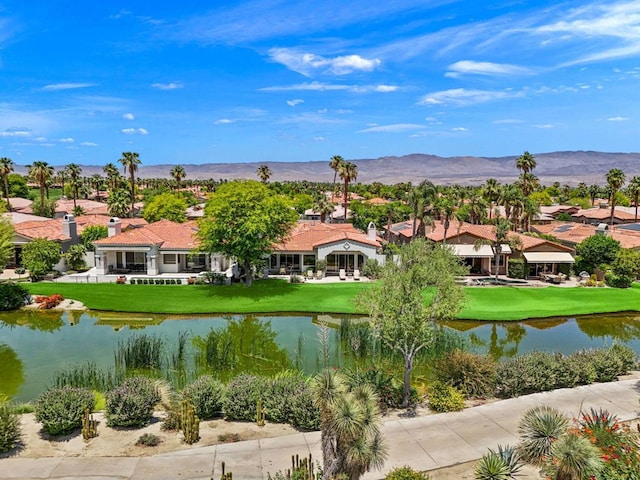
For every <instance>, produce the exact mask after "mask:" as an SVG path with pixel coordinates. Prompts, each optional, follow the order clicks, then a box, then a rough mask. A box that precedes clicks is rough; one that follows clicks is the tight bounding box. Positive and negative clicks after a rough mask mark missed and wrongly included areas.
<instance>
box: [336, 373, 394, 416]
mask: <svg viewBox="0 0 640 480" xmlns="http://www.w3.org/2000/svg"><path fill="white" fill-rule="evenodd" d="M345 376H346V379H347V382H348V383H349V386H350V387H351V388H353V387H357V386H358V385H370V386H371V387H372V388H373V390H374V392H375V393H376V395H377V396H378V406H379V408H380V410H381V411H382V412H385V411H386V410H387V409H389V408H397V407H400V405H401V404H402V397H403V395H404V391H403V386H402V385H400V384H399V383H398V384H396V383H395V382H394V380H393V376H392V375H390V374H388V373H386V372H384V371H382V370H378V369H377V368H375V367H373V368H370V369H367V370H357V369H354V370H348V371H347V372H346V375H345Z"/></svg>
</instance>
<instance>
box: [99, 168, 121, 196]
mask: <svg viewBox="0 0 640 480" xmlns="http://www.w3.org/2000/svg"><path fill="white" fill-rule="evenodd" d="M102 171H103V172H104V174H105V175H106V176H107V182H108V183H109V190H111V191H113V190H115V189H117V188H118V186H119V184H120V171H119V170H118V167H116V166H115V165H114V164H113V163H107V164H106V165H105V166H104V168H103V169H102Z"/></svg>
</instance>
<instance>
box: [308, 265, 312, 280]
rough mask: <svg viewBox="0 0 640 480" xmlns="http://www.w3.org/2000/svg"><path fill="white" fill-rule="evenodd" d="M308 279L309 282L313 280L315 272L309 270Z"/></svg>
mask: <svg viewBox="0 0 640 480" xmlns="http://www.w3.org/2000/svg"><path fill="white" fill-rule="evenodd" d="M307 278H308V279H309V280H313V270H311V269H310V268H309V269H307Z"/></svg>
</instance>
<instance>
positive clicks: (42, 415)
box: [35, 386, 95, 435]
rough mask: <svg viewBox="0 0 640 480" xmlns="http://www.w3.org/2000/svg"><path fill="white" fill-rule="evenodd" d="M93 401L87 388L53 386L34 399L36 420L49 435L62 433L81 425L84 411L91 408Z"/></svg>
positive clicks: (91, 394)
mask: <svg viewBox="0 0 640 480" xmlns="http://www.w3.org/2000/svg"><path fill="white" fill-rule="evenodd" d="M94 402H95V398H94V396H93V392H92V391H91V390H89V389H88V388H76V387H69V386H65V387H62V388H58V387H53V388H50V389H48V390H46V391H45V392H43V393H42V394H40V396H39V397H38V398H37V399H36V401H35V413H36V420H37V421H38V422H40V423H42V428H43V429H44V430H45V431H46V432H47V433H48V434H49V435H64V434H67V433H70V432H72V431H73V430H75V429H77V428H80V427H82V416H83V415H84V411H85V410H86V409H89V410H93V405H94Z"/></svg>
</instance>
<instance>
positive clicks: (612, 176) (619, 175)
mask: <svg viewBox="0 0 640 480" xmlns="http://www.w3.org/2000/svg"><path fill="white" fill-rule="evenodd" d="M606 179H607V186H608V187H609V192H610V194H609V201H610V202H611V225H613V216H614V214H615V210H616V200H617V198H616V193H618V190H620V188H622V185H624V182H625V179H626V177H625V174H624V172H623V171H622V170H620V169H619V168H612V169H611V170H609V171H608V172H607V175H606Z"/></svg>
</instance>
